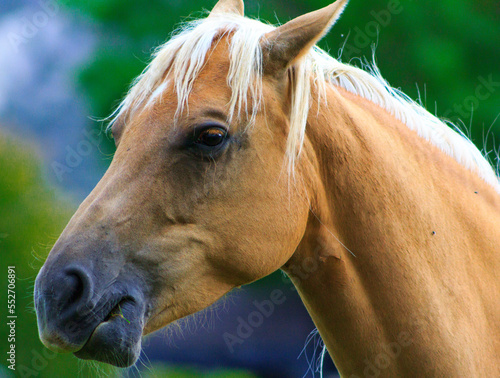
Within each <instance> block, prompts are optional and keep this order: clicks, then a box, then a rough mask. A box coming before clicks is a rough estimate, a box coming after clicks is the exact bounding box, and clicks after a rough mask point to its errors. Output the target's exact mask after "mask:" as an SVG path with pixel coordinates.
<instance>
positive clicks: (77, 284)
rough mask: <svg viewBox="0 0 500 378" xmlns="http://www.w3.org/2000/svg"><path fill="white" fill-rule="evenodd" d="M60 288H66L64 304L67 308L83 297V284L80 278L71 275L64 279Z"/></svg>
mask: <svg viewBox="0 0 500 378" xmlns="http://www.w3.org/2000/svg"><path fill="white" fill-rule="evenodd" d="M62 286H63V287H64V288H66V290H67V292H66V293H65V294H66V295H65V296H66V298H67V299H66V304H67V305H68V306H69V305H71V304H72V303H74V302H77V301H78V299H80V298H81V297H82V295H83V282H82V280H81V278H80V277H79V276H78V275H77V274H75V273H71V274H68V275H67V276H66V277H64V282H63V283H62Z"/></svg>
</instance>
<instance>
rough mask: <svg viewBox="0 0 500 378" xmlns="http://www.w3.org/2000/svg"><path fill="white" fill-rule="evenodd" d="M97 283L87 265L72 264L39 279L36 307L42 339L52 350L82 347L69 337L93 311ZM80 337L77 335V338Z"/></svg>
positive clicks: (36, 291) (36, 286) (36, 288)
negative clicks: (95, 284)
mask: <svg viewBox="0 0 500 378" xmlns="http://www.w3.org/2000/svg"><path fill="white" fill-rule="evenodd" d="M93 293H94V283H93V280H92V276H91V275H90V273H89V271H88V270H87V269H86V268H85V267H84V266H78V265H72V266H70V267H67V268H65V269H60V270H59V271H55V272H54V271H53V270H52V274H51V273H48V274H43V275H39V277H37V282H36V285H35V305H36V310H37V317H38V320H39V327H40V328H39V330H40V338H41V339H42V342H43V343H44V344H45V345H46V346H47V347H48V348H50V349H52V350H56V351H70V350H72V349H74V348H75V347H76V344H79V342H78V341H77V340H75V339H74V338H73V337H68V336H70V335H71V332H68V330H70V331H71V330H72V329H74V330H75V331H76V330H77V328H75V327H76V325H77V324H78V323H79V321H80V320H81V319H83V318H85V317H86V315H87V314H89V313H90V312H91V311H92V310H93V308H94V303H93ZM74 336H75V337H77V335H76V334H75V335H74Z"/></svg>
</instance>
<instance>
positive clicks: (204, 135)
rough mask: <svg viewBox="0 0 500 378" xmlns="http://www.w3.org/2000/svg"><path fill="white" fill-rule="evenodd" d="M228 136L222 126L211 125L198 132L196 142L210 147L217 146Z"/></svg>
mask: <svg viewBox="0 0 500 378" xmlns="http://www.w3.org/2000/svg"><path fill="white" fill-rule="evenodd" d="M226 136H227V132H226V130H224V129H222V128H220V127H209V128H206V129H204V130H202V131H201V132H200V133H199V134H198V136H197V138H196V143H197V144H202V145H204V146H208V147H215V146H218V145H219V144H221V143H222V142H224V139H226Z"/></svg>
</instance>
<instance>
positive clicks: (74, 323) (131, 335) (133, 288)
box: [35, 262, 146, 367]
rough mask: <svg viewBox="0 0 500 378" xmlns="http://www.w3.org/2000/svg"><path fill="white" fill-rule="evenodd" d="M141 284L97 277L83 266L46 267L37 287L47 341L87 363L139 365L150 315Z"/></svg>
mask: <svg viewBox="0 0 500 378" xmlns="http://www.w3.org/2000/svg"><path fill="white" fill-rule="evenodd" d="M98 270H99V269H98ZM139 282H140V280H139V279H137V277H135V279H134V280H131V279H129V280H126V279H121V278H120V277H109V276H108V275H107V274H105V272H102V271H101V272H99V274H96V270H95V269H89V267H87V266H86V265H83V264H78V263H70V264H67V265H66V266H64V267H61V264H57V262H56V263H53V264H51V265H50V266H47V264H46V265H45V266H44V267H43V268H42V270H41V271H40V273H39V274H38V276H37V279H36V282H35V309H36V313H37V319H38V329H39V335H40V339H41V341H42V342H43V344H44V345H45V346H46V347H47V348H49V349H51V350H53V351H56V352H60V353H61V352H71V353H74V354H75V356H77V357H79V358H82V359H87V360H90V359H92V360H97V361H101V362H106V363H109V364H112V365H115V366H118V367H127V366H130V365H133V364H134V363H135V362H136V360H137V359H138V358H139V354H140V351H141V337H142V331H143V328H144V323H145V314H146V304H145V303H146V301H145V299H144V294H143V291H142V290H141V288H140V284H139Z"/></svg>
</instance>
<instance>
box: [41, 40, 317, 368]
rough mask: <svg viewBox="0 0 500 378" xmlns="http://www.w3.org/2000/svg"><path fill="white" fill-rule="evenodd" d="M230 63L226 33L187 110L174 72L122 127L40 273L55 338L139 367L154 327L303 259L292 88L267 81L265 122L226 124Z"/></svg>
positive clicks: (50, 339)
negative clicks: (290, 159)
mask: <svg viewBox="0 0 500 378" xmlns="http://www.w3.org/2000/svg"><path fill="white" fill-rule="evenodd" d="M228 69H229V58H228V48H227V43H223V42H221V43H219V44H218V45H217V47H216V48H215V49H214V50H213V51H212V52H211V54H210V58H209V60H208V61H207V63H206V65H205V67H204V69H203V70H202V71H201V73H200V75H199V77H198V78H197V79H196V81H195V83H194V86H193V88H192V92H191V94H190V97H189V104H188V107H186V110H185V111H184V112H183V113H182V114H181V115H180V116H178V117H177V118H176V117H175V113H176V109H177V96H176V92H175V89H174V87H173V85H172V84H171V83H172V80H170V79H172V78H169V77H168V76H167V77H166V80H165V83H167V84H166V85H164V86H163V88H162V89H163V91H162V93H161V95H159V96H158V98H157V100H156V101H155V102H152V104H150V105H149V106H147V107H144V108H143V109H141V110H140V111H137V112H136V114H134V115H133V116H131V117H130V119H129V120H128V121H127V122H124V121H123V120H118V121H117V122H116V123H115V125H114V127H113V134H114V136H115V140H116V142H117V150H116V153H115V156H114V159H113V161H112V163H111V165H110V167H109V169H108V171H107V172H106V174H105V175H104V177H103V178H102V180H101V181H100V182H99V183H98V185H97V186H96V188H95V189H94V190H93V191H92V193H91V194H90V195H89V196H88V198H87V199H86V200H85V201H84V202H83V203H82V205H81V206H80V208H79V209H78V211H77V212H76V214H75V215H74V216H73V218H72V219H71V221H70V223H69V224H68V226H67V227H66V229H65V230H64V232H63V234H62V235H61V237H60V238H59V240H58V241H57V243H56V244H55V246H54V248H53V250H52V251H51V253H50V255H49V257H48V259H47V261H46V263H45V265H44V266H43V268H42V269H41V271H40V273H39V275H38V277H37V280H36V288H35V304H36V309H37V315H38V320H39V329H40V337H41V339H42V341H43V342H44V344H45V345H46V346H47V347H49V348H51V349H55V350H61V351H70V352H74V353H75V355H76V356H78V357H81V358H84V359H97V360H101V361H104V362H108V363H112V364H114V365H117V366H128V365H130V364H132V363H134V362H135V360H136V359H137V357H138V355H139V353H140V340H141V336H142V335H143V334H147V333H150V332H152V331H154V330H156V329H158V328H161V327H163V326H165V325H166V324H168V323H170V322H172V321H175V320H176V319H179V318H181V317H184V316H186V315H189V314H192V313H194V312H196V311H198V310H201V309H203V308H205V307H207V306H208V305H210V304H211V303H213V302H214V301H216V300H217V299H218V298H220V297H221V296H222V295H224V294H225V293H227V292H228V291H229V290H231V289H232V288H234V287H236V286H240V285H242V284H245V283H249V282H251V281H254V280H256V279H259V278H261V277H263V276H266V275H268V274H269V273H271V272H273V271H275V270H277V269H279V268H280V267H281V266H283V264H285V263H286V261H287V260H288V259H289V258H290V256H291V255H292V254H293V252H294V250H295V248H296V247H297V245H298V243H299V241H300V239H301V237H302V235H303V232H304V229H305V227H306V222H307V215H308V209H309V204H308V202H307V200H306V198H307V196H306V195H305V193H303V192H301V190H299V189H297V186H296V185H294V181H293V180H292V181H291V180H290V179H289V177H288V173H287V167H286V164H285V160H284V156H285V149H286V146H285V144H286V135H287V122H288V121H287V117H286V116H285V114H286V107H287V106H286V93H287V91H286V89H284V88H281V90H278V89H276V87H275V84H274V79H266V78H264V82H263V92H264V98H263V101H264V103H263V106H262V108H261V109H262V110H261V111H259V112H258V114H257V116H256V119H255V122H254V124H253V125H252V126H250V127H249V124H248V120H247V119H245V111H244V110H243V111H242V112H241V116H240V117H234V121H233V122H232V123H231V124H228V123H227V121H226V120H227V119H228V114H227V104H228V102H229V100H230V98H231V89H230V88H229V87H228V85H227V83H226V77H227V73H228ZM249 110H250V111H251V109H249ZM297 174H298V173H297Z"/></svg>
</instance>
